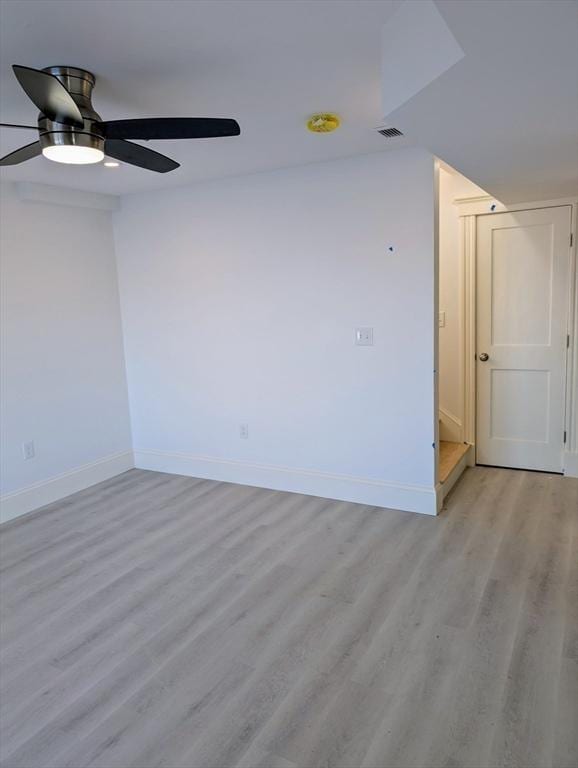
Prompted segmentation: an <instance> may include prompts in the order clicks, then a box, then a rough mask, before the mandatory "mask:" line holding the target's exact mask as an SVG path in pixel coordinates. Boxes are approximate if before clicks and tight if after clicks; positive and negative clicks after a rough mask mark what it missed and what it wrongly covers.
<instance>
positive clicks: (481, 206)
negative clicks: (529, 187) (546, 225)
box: [454, 195, 576, 216]
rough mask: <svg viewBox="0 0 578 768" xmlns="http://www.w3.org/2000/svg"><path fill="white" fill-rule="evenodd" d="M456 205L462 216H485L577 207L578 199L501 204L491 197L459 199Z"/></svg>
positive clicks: (455, 202)
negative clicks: (536, 209)
mask: <svg viewBox="0 0 578 768" xmlns="http://www.w3.org/2000/svg"><path fill="white" fill-rule="evenodd" d="M454 205H457V206H458V210H459V215H460V216H484V215H491V214H492V213H513V212H515V211H531V210H533V209H534V208H558V206H560V205H576V198H573V197H564V198H561V199H559V200H533V201H532V202H530V203H512V204H507V203H501V202H500V201H499V200H496V199H495V198H493V197H490V195H484V196H480V197H457V198H456V199H455V200H454Z"/></svg>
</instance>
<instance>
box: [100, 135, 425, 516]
mask: <svg viewBox="0 0 578 768" xmlns="http://www.w3.org/2000/svg"><path fill="white" fill-rule="evenodd" d="M433 187H434V182H433V158H432V156H431V155H430V154H428V153H426V152H425V151H422V150H417V149H406V150H400V151H395V152H387V153H383V154H379V155H371V156H365V157H358V158H352V159H350V160H345V161H337V162H330V163H321V164H316V165H309V166H305V167H301V168H296V169H289V170H283V171H276V172H271V173H264V174H258V175H254V176H246V177H242V178H235V179H227V180H223V181H217V182H211V183H205V184H200V185H196V186H192V187H187V188H182V189H177V190H170V191H165V192H160V193H146V194H140V195H134V196H129V197H127V198H124V199H123V204H122V210H121V212H120V213H118V214H115V233H116V250H117V257H118V262H119V279H120V287H121V300H122V308H123V325H124V333H125V348H126V354H127V367H128V383H129V397H130V406H131V414H132V424H133V437H134V445H135V452H136V453H135V455H136V462H137V466H142V467H148V468H152V469H162V470H166V471H174V472H183V473H189V474H193V475H201V476H207V477H215V478H220V479H226V480H234V481H236V482H244V483H249V484H255V485H263V486H267V487H273V488H281V489H285V490H297V491H302V492H306V493H315V494H319V495H324V496H330V497H335V498H343V499H352V500H356V501H361V502H366V503H373V504H379V505H382V506H392V507H399V508H405V509H415V510H419V511H424V512H434V511H435V499H434V490H433V488H434V485H435V482H434V450H433V448H432V442H433V440H434V424H435V420H436V418H437V416H436V415H435V414H434V393H433V383H432V382H433V367H434V352H433V350H434V334H435V333H436V329H435V327H434V322H433V314H434V289H433V286H434V257H433V225H434V222H433V194H434V188H433ZM389 246H392V247H393V248H394V252H393V253H391V252H390V251H389V250H388V248H389ZM356 326H372V327H373V328H374V334H375V345H374V346H373V347H357V346H355V345H354V329H355V327H356ZM242 423H247V424H248V425H249V439H247V440H243V439H240V437H239V425H240V424H242Z"/></svg>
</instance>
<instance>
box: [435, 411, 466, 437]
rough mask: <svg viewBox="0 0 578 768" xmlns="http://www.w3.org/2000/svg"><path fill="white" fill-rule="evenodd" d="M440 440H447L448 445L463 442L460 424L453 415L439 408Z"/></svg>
mask: <svg viewBox="0 0 578 768" xmlns="http://www.w3.org/2000/svg"><path fill="white" fill-rule="evenodd" d="M439 419H440V440H448V441H449V442H450V443H461V442H463V427H462V422H461V421H460V420H459V419H458V417H457V416H454V414H453V413H450V412H449V411H446V409H445V408H442V407H441V406H440V408H439Z"/></svg>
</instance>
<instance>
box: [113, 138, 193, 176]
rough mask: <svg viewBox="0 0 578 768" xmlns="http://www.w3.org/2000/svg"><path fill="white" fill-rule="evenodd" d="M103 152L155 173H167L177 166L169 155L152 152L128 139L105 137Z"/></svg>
mask: <svg viewBox="0 0 578 768" xmlns="http://www.w3.org/2000/svg"><path fill="white" fill-rule="evenodd" d="M104 152H105V154H107V155H108V156H109V157H114V158H115V159H116V160H121V161H122V162H123V163H129V164H130V165H138V167H139V168H146V169H147V170H148V171H156V172H157V173H168V171H174V170H175V168H178V167H179V163H175V161H174V160H171V158H170V157H165V155H161V154H160V152H154V151H153V150H152V149H148V148H147V147H141V146H140V144H131V142H130V141H123V140H122V139H107V140H106V141H105V142H104Z"/></svg>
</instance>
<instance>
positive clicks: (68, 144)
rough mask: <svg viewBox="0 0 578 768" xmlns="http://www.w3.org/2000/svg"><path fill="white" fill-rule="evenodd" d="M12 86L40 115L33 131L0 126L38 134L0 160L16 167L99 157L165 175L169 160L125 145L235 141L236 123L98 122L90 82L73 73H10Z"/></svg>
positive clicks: (73, 70) (84, 73)
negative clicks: (13, 79)
mask: <svg viewBox="0 0 578 768" xmlns="http://www.w3.org/2000/svg"><path fill="white" fill-rule="evenodd" d="M12 69H13V70H14V74H15V75H16V78H17V79H18V82H19V83H20V85H21V86H22V88H23V89H24V91H25V92H26V94H27V95H28V97H29V98H30V99H31V100H32V102H33V103H34V104H35V105H36V107H38V109H39V110H40V114H39V115H38V126H32V125H13V124H10V123H0V126H2V127H6V128H26V129H29V130H38V133H39V138H38V141H34V142H32V144H27V145H26V146H25V147H20V149H17V150H15V151H14V152H11V153H10V154H9V155H6V156H5V157H3V158H2V159H0V166H6V165H18V164H19V163H23V162H25V161H26V160H31V159H32V158H33V157H37V156H38V155H40V154H42V155H44V157H47V158H48V159H49V160H54V161H55V162H57V163H72V164H75V165H85V164H88V163H98V162H100V161H101V160H102V159H103V158H104V156H105V155H107V156H109V157H113V158H115V159H116V160H120V161H122V162H123V163H129V164H130V165H137V166H139V168H146V169H147V170H149V171H157V172H158V173H167V172H168V171H174V170H175V168H178V167H179V163H176V162H175V161H174V160H171V159H170V157H166V156H165V155H161V154H160V153H159V152H154V151H153V150H152V149H148V148H147V147H143V146H141V145H140V144H133V143H132V142H130V141H127V139H141V140H144V141H149V140H150V139H154V140H157V139H204V138H211V137H218V136H238V135H239V134H240V133H241V129H240V128H239V124H238V123H237V121H236V120H231V119H228V118H211V117H150V118H144V119H136V120H109V121H103V120H101V119H100V115H98V114H97V112H95V110H94V108H93V106H92V102H91V98H92V89H93V88H94V84H95V82H96V78H95V77H94V75H93V74H92V73H91V72H87V71H86V70H85V69H78V68H77V67H46V68H45V69H32V68H31V67H21V66H18V65H15V66H13V67H12Z"/></svg>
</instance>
